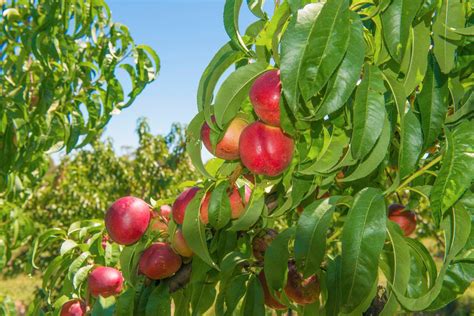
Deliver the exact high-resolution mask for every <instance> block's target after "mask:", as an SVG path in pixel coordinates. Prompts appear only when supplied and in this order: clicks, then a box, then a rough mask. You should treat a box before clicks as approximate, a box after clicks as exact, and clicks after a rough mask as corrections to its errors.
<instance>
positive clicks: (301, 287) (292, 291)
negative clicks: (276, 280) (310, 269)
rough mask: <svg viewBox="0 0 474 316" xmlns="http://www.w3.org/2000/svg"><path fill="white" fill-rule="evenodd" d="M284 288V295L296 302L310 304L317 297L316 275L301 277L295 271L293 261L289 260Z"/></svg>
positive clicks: (317, 281) (318, 290)
mask: <svg viewBox="0 0 474 316" xmlns="http://www.w3.org/2000/svg"><path fill="white" fill-rule="evenodd" d="M284 290H285V293H286V296H288V298H289V299H290V300H292V301H293V302H295V303H296V304H300V305H306V304H312V303H314V302H316V301H317V300H318V299H319V293H320V287H319V280H318V277H317V276H316V275H312V276H310V277H308V278H306V279H303V276H302V275H301V274H300V273H299V272H298V271H297V269H296V264H295V263H294V261H290V262H289V263H288V277H287V282H286V285H285V288H284Z"/></svg>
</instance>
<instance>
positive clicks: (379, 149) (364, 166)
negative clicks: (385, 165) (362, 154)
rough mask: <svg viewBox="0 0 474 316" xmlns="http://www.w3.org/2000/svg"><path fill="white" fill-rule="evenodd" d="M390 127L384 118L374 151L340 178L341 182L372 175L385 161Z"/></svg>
mask: <svg viewBox="0 0 474 316" xmlns="http://www.w3.org/2000/svg"><path fill="white" fill-rule="evenodd" d="M391 135H392V133H391V127H390V122H389V121H388V118H387V117H385V120H384V125H383V129H382V134H381V135H380V138H379V139H378V140H377V143H376V144H375V146H374V149H372V151H371V152H370V153H369V154H368V156H367V158H366V159H365V160H364V161H362V162H361V163H360V164H359V165H358V166H357V168H356V169H355V170H354V171H353V172H352V173H351V174H349V175H347V176H345V177H344V178H342V179H341V180H340V181H341V182H350V181H355V180H359V179H362V178H364V177H366V176H368V175H369V174H370V173H372V172H373V171H374V170H375V169H377V168H378V166H379V165H380V164H381V163H382V161H383V160H384V159H385V156H386V154H387V148H388V145H389V144H390V136H391Z"/></svg>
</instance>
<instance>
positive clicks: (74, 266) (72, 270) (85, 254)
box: [68, 251, 91, 285]
mask: <svg viewBox="0 0 474 316" xmlns="http://www.w3.org/2000/svg"><path fill="white" fill-rule="evenodd" d="M90 256H91V253H90V252H89V251H85V252H83V253H81V255H80V256H79V257H77V258H76V259H74V261H73V262H72V263H71V265H70V266H69V269H68V278H69V279H71V280H72V279H73V277H74V275H75V274H76V273H77V271H78V270H79V268H80V267H81V266H82V264H83V263H84V262H85V261H86V260H87V258H89V257H90ZM76 285H77V284H76Z"/></svg>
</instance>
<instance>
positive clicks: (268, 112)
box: [201, 70, 295, 177]
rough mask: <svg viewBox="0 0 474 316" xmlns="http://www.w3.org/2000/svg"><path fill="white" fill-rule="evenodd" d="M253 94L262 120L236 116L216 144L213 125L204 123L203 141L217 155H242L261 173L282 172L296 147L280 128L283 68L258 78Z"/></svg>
mask: <svg viewBox="0 0 474 316" xmlns="http://www.w3.org/2000/svg"><path fill="white" fill-rule="evenodd" d="M249 97H250V102H251V103H252V105H253V109H254V112H255V114H256V115H257V116H258V118H259V119H260V121H256V122H253V123H251V124H249V123H248V122H247V121H246V120H245V119H244V118H242V117H239V116H237V117H235V118H234V119H233V120H232V121H231V122H230V124H229V126H228V127H227V129H226V131H225V132H224V135H223V136H222V138H221V139H220V140H219V141H218V142H217V144H216V146H215V148H214V147H213V146H212V144H211V133H212V131H211V128H210V127H209V125H208V124H207V123H204V125H203V126H202V129H201V138H202V141H203V143H204V145H205V146H206V148H207V149H208V150H209V151H210V152H211V153H213V154H214V155H215V156H216V157H219V158H222V159H225V160H235V159H240V160H241V161H242V163H243V165H244V166H245V167H246V168H247V169H248V170H249V171H250V172H252V173H254V174H257V175H264V176H268V177H275V176H278V175H280V174H282V173H283V172H284V171H285V170H286V168H288V166H289V165H290V163H291V161H292V159H293V151H294V147H295V143H294V141H293V139H292V138H291V137H289V136H288V135H286V134H285V133H284V132H283V130H282V129H281V128H280V97H281V82H280V71H279V70H269V71H267V72H265V73H263V74H262V75H261V76H260V77H259V78H257V79H256V80H255V82H254V84H253V85H252V87H251V89H250V95H249ZM214 120H215V119H214V118H213V121H214Z"/></svg>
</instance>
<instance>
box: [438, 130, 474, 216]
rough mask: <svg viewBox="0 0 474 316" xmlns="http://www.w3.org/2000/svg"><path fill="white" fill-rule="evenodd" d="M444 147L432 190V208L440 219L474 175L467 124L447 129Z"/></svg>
mask: <svg viewBox="0 0 474 316" xmlns="http://www.w3.org/2000/svg"><path fill="white" fill-rule="evenodd" d="M446 137H447V148H446V151H445V153H444V155H443V160H442V162H441V163H442V166H441V169H440V171H439V173H438V176H437V177H436V181H435V183H434V185H433V189H432V190H431V207H432V209H433V212H434V215H435V218H437V219H439V218H441V214H443V213H444V212H445V211H446V210H447V209H448V208H449V207H451V206H452V205H453V204H454V203H456V201H457V200H458V199H459V198H460V197H461V195H462V194H463V193H464V191H465V190H466V189H467V188H468V187H469V186H470V185H471V182H472V181H473V174H474V129H473V128H472V122H469V121H466V122H464V123H462V124H461V125H459V126H458V127H457V128H456V129H455V130H454V131H452V132H450V131H449V130H446Z"/></svg>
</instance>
